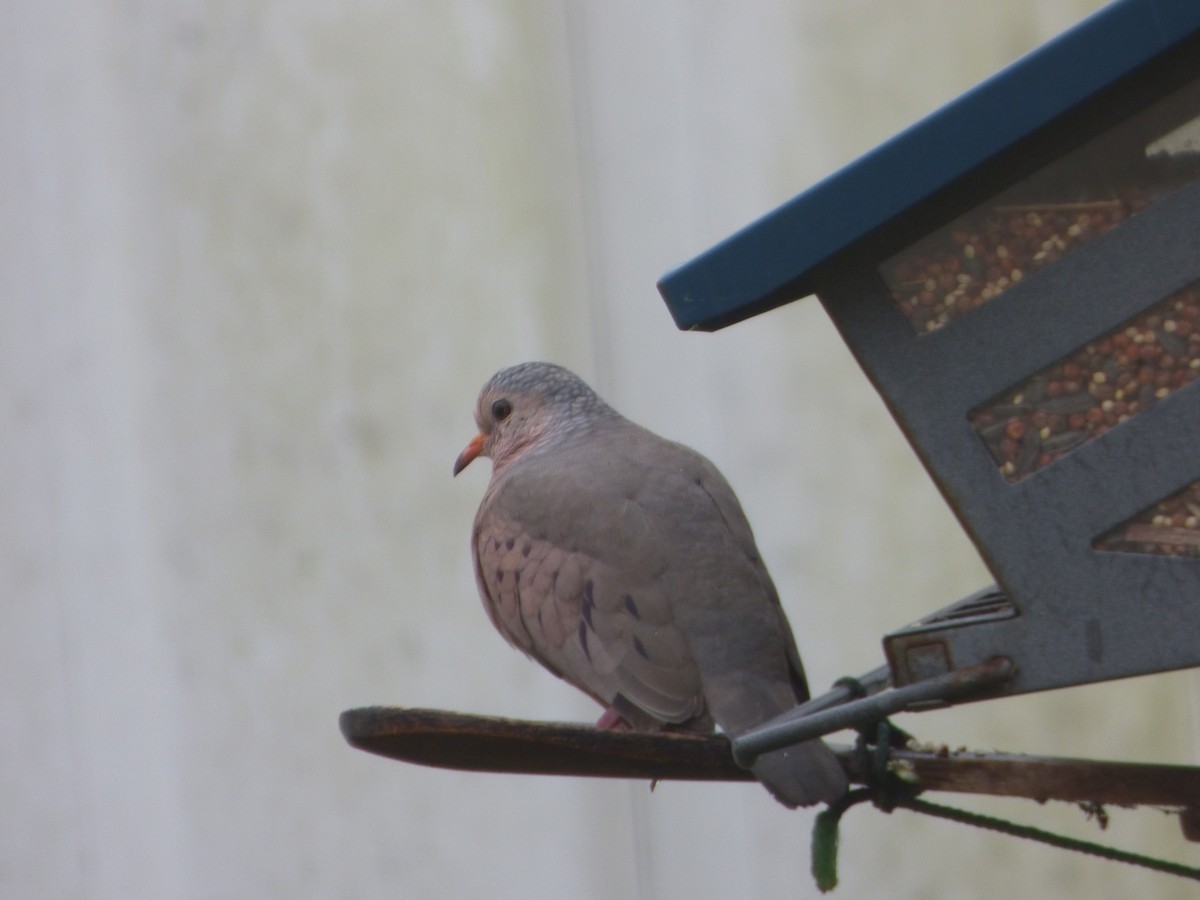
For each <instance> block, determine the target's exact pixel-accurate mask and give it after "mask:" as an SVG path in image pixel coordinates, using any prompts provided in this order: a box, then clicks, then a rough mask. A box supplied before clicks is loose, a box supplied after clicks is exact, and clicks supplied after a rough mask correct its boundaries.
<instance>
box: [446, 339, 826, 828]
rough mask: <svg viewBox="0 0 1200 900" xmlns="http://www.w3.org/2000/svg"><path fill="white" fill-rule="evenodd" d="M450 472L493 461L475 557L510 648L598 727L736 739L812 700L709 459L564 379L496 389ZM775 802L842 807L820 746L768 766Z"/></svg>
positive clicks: (538, 376)
mask: <svg viewBox="0 0 1200 900" xmlns="http://www.w3.org/2000/svg"><path fill="white" fill-rule="evenodd" d="M475 421H476V422H477V423H478V425H479V433H478V434H477V435H476V436H475V437H474V438H472V439H471V441H470V443H468V444H467V447H466V449H464V450H463V452H462V453H461V454H460V455H459V457H458V459H457V460H456V461H455V463H454V474H456V475H457V474H458V473H459V472H460V471H462V470H463V468H465V467H466V466H467V465H468V464H469V463H470V462H471V460H473V459H475V457H477V456H488V457H491V460H492V479H491V482H490V483H489V484H488V488H487V492H486V493H485V494H484V497H483V503H482V504H481V505H480V507H479V512H478V514H477V515H476V516H475V526H474V531H473V533H472V535H471V550H472V555H473V557H474V560H475V578H476V581H477V582H478V584H479V593H480V595H481V596H482V598H483V604H484V607H485V608H486V609H487V611H488V615H489V616H490V617H491V619H492V623H493V624H494V625H495V626H496V628H497V629H498V630H499V631H500V633H501V634H502V635H504V637H505V638H507V639H508V641H509V643H511V644H513V645H514V646H515V647H518V648H519V649H521V650H523V651H524V652H525V653H526V654H527V655H529V656H531V657H533V658H534V659H536V660H537V661H538V662H540V663H541V664H542V665H543V666H545V667H546V668H547V669H549V670H550V671H551V672H553V673H554V674H555V675H558V676H559V677H560V678H563V679H565V680H566V681H568V682H570V683H571V684H573V685H575V686H576V687H578V688H579V689H581V690H583V691H585V692H586V693H588V694H590V695H591V696H592V697H594V698H595V699H596V700H597V701H599V702H600V704H601V705H602V706H604V707H605V712H604V714H603V715H602V716H601V717H600V720H599V721H598V722H597V723H596V724H597V726H599V727H625V726H628V727H631V728H634V729H638V730H647V731H649V730H659V729H663V728H669V729H678V730H686V731H698V732H705V733H707V732H710V731H712V730H713V723H714V722H715V723H716V724H717V725H719V726H720V727H721V729H722V730H723V731H724V732H725V733H726V734H727V735H731V736H736V735H738V734H741V733H742V732H744V731H746V730H747V729H750V728H752V727H754V726H755V725H758V724H760V723H762V722H764V721H766V720H768V719H770V718H773V717H774V716H776V715H778V714H779V713H782V712H785V711H786V710H789V709H791V708H792V707H794V706H796V704H797V703H798V702H800V701H803V700H805V699H807V698H808V687H807V684H806V683H805V678H804V670H803V668H802V667H801V664H800V656H799V654H798V653H797V651H796V643H795V641H794V639H793V637H792V632H791V629H790V628H789V626H788V622H787V618H786V616H785V615H784V612H783V609H782V607H781V606H780V604H779V597H778V595H777V594H776V592H775V586H774V585H773V584H772V582H771V577H770V576H769V575H768V574H767V570H766V567H765V566H764V565H763V561H762V558H761V557H760V556H759V554H758V549H757V547H756V546H755V544H754V536H753V535H752V534H751V531H750V525H749V523H748V522H747V521H746V516H745V514H744V513H743V512H742V508H741V506H740V505H739V504H738V501H737V498H736V497H735V496H734V493H733V490H732V489H731V488H730V487H729V484H728V483H727V482H726V481H725V479H724V478H723V477H722V476H721V474H720V472H718V471H717V469H716V467H715V466H713V464H712V463H710V462H709V461H708V460H707V459H705V458H704V457H703V456H701V455H700V454H699V453H696V452H695V451H694V450H691V449H689V448H687V447H685V446H683V445H682V444H676V443H673V442H671V441H668V440H665V439H663V438H660V437H658V436H657V435H655V434H652V433H651V432H649V431H647V430H646V429H644V428H642V427H640V426H638V425H635V424H634V423H633V422H630V421H629V420H628V419H626V418H624V417H623V416H621V415H620V414H619V413H617V412H616V411H615V410H614V409H612V407H610V406H609V405H608V404H606V403H605V402H604V401H603V400H601V399H600V398H599V397H598V396H597V395H596V394H595V393H594V392H593V391H592V389H591V388H589V387H588V386H587V385H586V384H584V383H583V381H581V380H580V379H579V378H578V377H577V376H575V375H574V374H572V373H571V372H569V371H567V370H566V369H564V368H561V367H559V366H555V365H550V364H549V363H540V362H531V363H524V364H521V365H517V366H513V367H512V368H508V369H503V370H501V371H500V372H497V373H496V374H495V375H493V376H492V378H491V379H490V380H489V381H488V382H487V384H485V385H484V386H483V390H482V391H481V392H480V394H479V400H478V403H477V405H476V408H475ZM753 771H754V774H755V775H756V776H757V778H758V779H759V780H760V781H761V782H763V783H764V784H765V785H766V786H767V788H768V789H770V791H771V792H772V793H773V794H774V795H775V796H776V798H778V799H779V800H780V801H781V802H782V803H784V804H786V805H788V806H792V807H794V806H799V805H809V804H813V803H817V802H819V801H822V800H824V801H830V800H834V799H836V798H837V797H839V796H841V795H842V794H843V793H844V792H845V790H846V787H847V782H846V776H845V774H844V773H843V771H842V768H841V766H840V765H839V764H838V761H837V758H836V757H835V756H834V755H833V752H832V751H831V750H830V749H829V748H828V747H826V746H825V745H824V744H823V743H821V742H820V741H810V742H808V743H805V744H801V745H799V746H795V747H790V748H786V749H783V750H777V751H774V752H772V753H769V754H766V755H764V756H762V757H760V758H759V760H758V762H757V763H756V765H755V766H754V769H753Z"/></svg>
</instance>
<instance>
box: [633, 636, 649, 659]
mask: <svg viewBox="0 0 1200 900" xmlns="http://www.w3.org/2000/svg"><path fill="white" fill-rule="evenodd" d="M633 649H634V650H636V651H637V652H638V656H640V657H641V658H642V659H649V658H650V654H649V653H647V652H646V648H645V646H643V644H642V642H641V640H639V639H638V638H637V637H636V636H635V637H634V639H633Z"/></svg>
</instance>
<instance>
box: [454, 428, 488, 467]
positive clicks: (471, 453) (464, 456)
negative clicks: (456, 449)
mask: <svg viewBox="0 0 1200 900" xmlns="http://www.w3.org/2000/svg"><path fill="white" fill-rule="evenodd" d="M482 452H483V434H482V433H480V434H477V435H475V437H473V438H471V440H470V442H469V443H468V444H467V446H466V447H465V448H464V449H463V452H462V453H460V454H458V459H456V460H455V461H454V474H455V475H457V474H458V473H459V472H461V471H462V470H463V469H465V468H466V467H467V466H469V465H470V464H471V460H473V459H474V458H475V457H477V456H478V455H479V454H480V453H482Z"/></svg>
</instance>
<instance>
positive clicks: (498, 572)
mask: <svg viewBox="0 0 1200 900" xmlns="http://www.w3.org/2000/svg"><path fill="white" fill-rule="evenodd" d="M503 582H504V570H503V569H496V584H503Z"/></svg>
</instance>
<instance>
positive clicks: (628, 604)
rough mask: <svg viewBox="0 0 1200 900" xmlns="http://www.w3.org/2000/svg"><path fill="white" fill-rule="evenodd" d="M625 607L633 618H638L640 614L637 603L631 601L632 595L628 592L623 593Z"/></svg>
mask: <svg viewBox="0 0 1200 900" xmlns="http://www.w3.org/2000/svg"><path fill="white" fill-rule="evenodd" d="M625 608H626V609H627V610H629V614H630V615H631V616H633V617H634V618H635V619H640V618H641V617H642V614H641V613H639V612H638V608H637V604H636V603H634V602H633V597H631V596H630V595H629V594H626V595H625Z"/></svg>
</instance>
